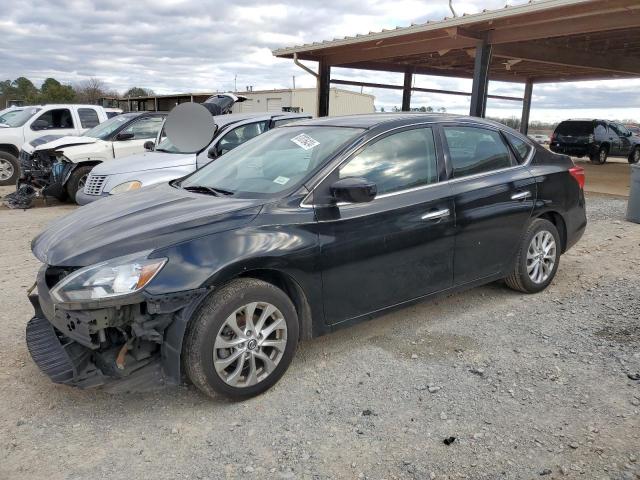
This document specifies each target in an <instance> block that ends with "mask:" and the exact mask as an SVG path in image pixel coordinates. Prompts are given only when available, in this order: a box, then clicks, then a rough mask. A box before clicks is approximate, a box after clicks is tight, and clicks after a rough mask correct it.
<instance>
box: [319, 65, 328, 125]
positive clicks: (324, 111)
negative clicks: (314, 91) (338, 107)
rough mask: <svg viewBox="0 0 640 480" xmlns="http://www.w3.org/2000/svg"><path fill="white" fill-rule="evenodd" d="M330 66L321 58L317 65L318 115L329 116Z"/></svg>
mask: <svg viewBox="0 0 640 480" xmlns="http://www.w3.org/2000/svg"><path fill="white" fill-rule="evenodd" d="M330 82H331V66H329V64H327V62H326V61H325V60H324V59H323V60H320V62H319V65H318V116H319V117H327V116H329V94H330Z"/></svg>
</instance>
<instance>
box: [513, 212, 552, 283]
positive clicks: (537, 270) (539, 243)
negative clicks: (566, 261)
mask: <svg viewBox="0 0 640 480" xmlns="http://www.w3.org/2000/svg"><path fill="white" fill-rule="evenodd" d="M560 245H561V244H560V235H559V234H558V229H557V228H556V227H555V225H554V224H553V223H551V222H550V221H548V220H545V219H543V218H537V219H535V220H533V221H532V222H531V224H530V225H529V228H528V229H527V232H526V233H525V235H524V237H523V239H522V243H521V244H520V249H519V250H518V255H517V257H516V262H515V265H514V268H513V271H512V272H511V274H510V275H509V276H508V277H507V278H506V279H505V281H506V283H507V285H508V286H509V287H510V288H512V289H513V290H518V291H520V292H525V293H537V292H540V291H542V290H544V289H545V288H547V286H549V284H550V283H551V281H552V280H553V277H555V275H556V272H557V271H558V265H559V263H560V248H561V247H560Z"/></svg>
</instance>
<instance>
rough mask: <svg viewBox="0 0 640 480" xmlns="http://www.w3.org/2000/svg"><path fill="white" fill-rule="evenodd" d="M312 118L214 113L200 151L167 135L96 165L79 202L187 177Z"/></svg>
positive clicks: (265, 114)
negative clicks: (212, 129)
mask: <svg viewBox="0 0 640 480" xmlns="http://www.w3.org/2000/svg"><path fill="white" fill-rule="evenodd" d="M304 118H311V117H310V116H309V115H304V114H299V113H271V114H270V113H257V114H256V113H232V114H228V115H220V116H214V119H215V123H216V125H217V130H216V134H215V137H214V138H213V141H212V142H211V143H210V144H209V145H208V146H207V147H206V148H204V149H203V150H201V151H198V152H181V151H180V150H178V149H177V148H176V147H175V146H174V145H173V144H172V143H171V140H169V139H168V138H164V140H162V141H159V142H158V145H157V147H155V149H154V150H153V151H150V152H145V153H142V154H140V155H135V156H131V157H127V158H125V159H122V160H119V159H118V160H114V161H112V162H107V163H104V164H102V165H98V166H97V167H95V168H94V169H93V170H92V171H91V174H90V175H89V178H88V179H87V182H86V184H85V186H84V189H83V190H81V191H78V193H77V194H76V203H77V204H78V205H86V204H87V203H90V202H93V201H95V200H99V199H100V198H103V197H107V196H109V195H115V194H118V193H122V192H127V191H130V190H137V189H139V188H142V187H147V186H149V185H155V184H157V183H162V182H169V181H170V180H175V179H176V178H180V177H184V176H185V175H188V174H189V173H191V172H193V171H195V170H196V169H197V168H200V167H202V166H203V165H206V164H207V163H209V162H210V161H211V160H213V159H215V158H218V157H219V156H221V155H223V154H225V153H226V152H228V151H230V150H233V149H234V148H235V147H237V146H238V145H240V144H242V143H244V142H246V141H248V140H251V139H252V138H254V137H256V136H258V135H261V134H263V133H264V132H266V131H268V130H271V129H272V128H275V127H277V126H279V125H284V124H286V123H290V122H293V121H296V120H301V119H304Z"/></svg>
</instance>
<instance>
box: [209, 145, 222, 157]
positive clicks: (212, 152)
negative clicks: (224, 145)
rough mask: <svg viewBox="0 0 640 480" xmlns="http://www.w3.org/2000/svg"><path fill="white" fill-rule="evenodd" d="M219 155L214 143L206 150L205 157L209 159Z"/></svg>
mask: <svg viewBox="0 0 640 480" xmlns="http://www.w3.org/2000/svg"><path fill="white" fill-rule="evenodd" d="M219 156H220V152H218V146H217V145H214V146H213V147H211V148H210V149H209V150H208V151H207V157H209V158H211V159H216V158H218V157H219Z"/></svg>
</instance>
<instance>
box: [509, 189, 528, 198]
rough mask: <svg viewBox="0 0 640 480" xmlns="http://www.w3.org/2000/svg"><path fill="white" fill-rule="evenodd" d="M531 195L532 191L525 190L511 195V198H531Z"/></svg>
mask: <svg viewBox="0 0 640 480" xmlns="http://www.w3.org/2000/svg"><path fill="white" fill-rule="evenodd" d="M530 196H531V192H530V191H528V190H525V191H524V192H518V193H514V194H513V195H511V200H524V199H525V198H529V197H530Z"/></svg>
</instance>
